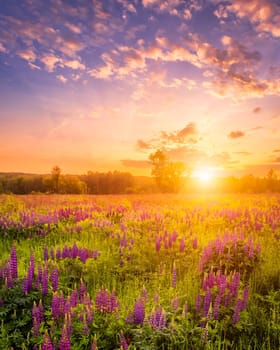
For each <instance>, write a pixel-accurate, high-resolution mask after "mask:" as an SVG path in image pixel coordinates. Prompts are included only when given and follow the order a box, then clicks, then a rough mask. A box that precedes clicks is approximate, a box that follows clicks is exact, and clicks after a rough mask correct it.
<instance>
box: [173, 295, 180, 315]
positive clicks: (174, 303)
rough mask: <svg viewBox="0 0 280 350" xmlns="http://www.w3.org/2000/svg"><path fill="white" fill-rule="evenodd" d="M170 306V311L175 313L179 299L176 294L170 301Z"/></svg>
mask: <svg viewBox="0 0 280 350" xmlns="http://www.w3.org/2000/svg"><path fill="white" fill-rule="evenodd" d="M171 306H172V310H173V311H176V310H177V309H178V307H179V298H178V295H177V294H176V295H175V297H174V298H173V299H172V301H171Z"/></svg>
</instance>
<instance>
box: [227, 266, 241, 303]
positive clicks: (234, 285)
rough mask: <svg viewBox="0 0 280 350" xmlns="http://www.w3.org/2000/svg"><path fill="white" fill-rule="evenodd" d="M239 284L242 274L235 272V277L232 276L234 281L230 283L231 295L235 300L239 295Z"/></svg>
mask: <svg viewBox="0 0 280 350" xmlns="http://www.w3.org/2000/svg"><path fill="white" fill-rule="evenodd" d="M239 283H240V273H239V272H235V273H234V275H233V276H232V279H231V281H230V286H229V289H230V292H231V295H232V296H233V297H235V298H236V297H237V295H238V288H239Z"/></svg>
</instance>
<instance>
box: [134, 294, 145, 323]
mask: <svg viewBox="0 0 280 350" xmlns="http://www.w3.org/2000/svg"><path fill="white" fill-rule="evenodd" d="M144 319H145V304H144V302H143V299H141V298H138V299H137V301H136V303H135V304H134V322H135V324H143V322H144Z"/></svg>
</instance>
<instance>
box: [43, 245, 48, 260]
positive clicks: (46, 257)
mask: <svg viewBox="0 0 280 350" xmlns="http://www.w3.org/2000/svg"><path fill="white" fill-rule="evenodd" d="M44 260H45V261H48V260H49V250H48V247H47V246H45V247H44Z"/></svg>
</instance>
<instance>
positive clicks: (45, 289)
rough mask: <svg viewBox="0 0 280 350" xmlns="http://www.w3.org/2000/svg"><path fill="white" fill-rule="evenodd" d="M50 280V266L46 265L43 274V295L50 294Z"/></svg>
mask: <svg viewBox="0 0 280 350" xmlns="http://www.w3.org/2000/svg"><path fill="white" fill-rule="evenodd" d="M48 281H49V278H48V267H47V266H46V267H45V268H44V271H43V275H42V295H43V296H46V295H48V292H49V288H48Z"/></svg>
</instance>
